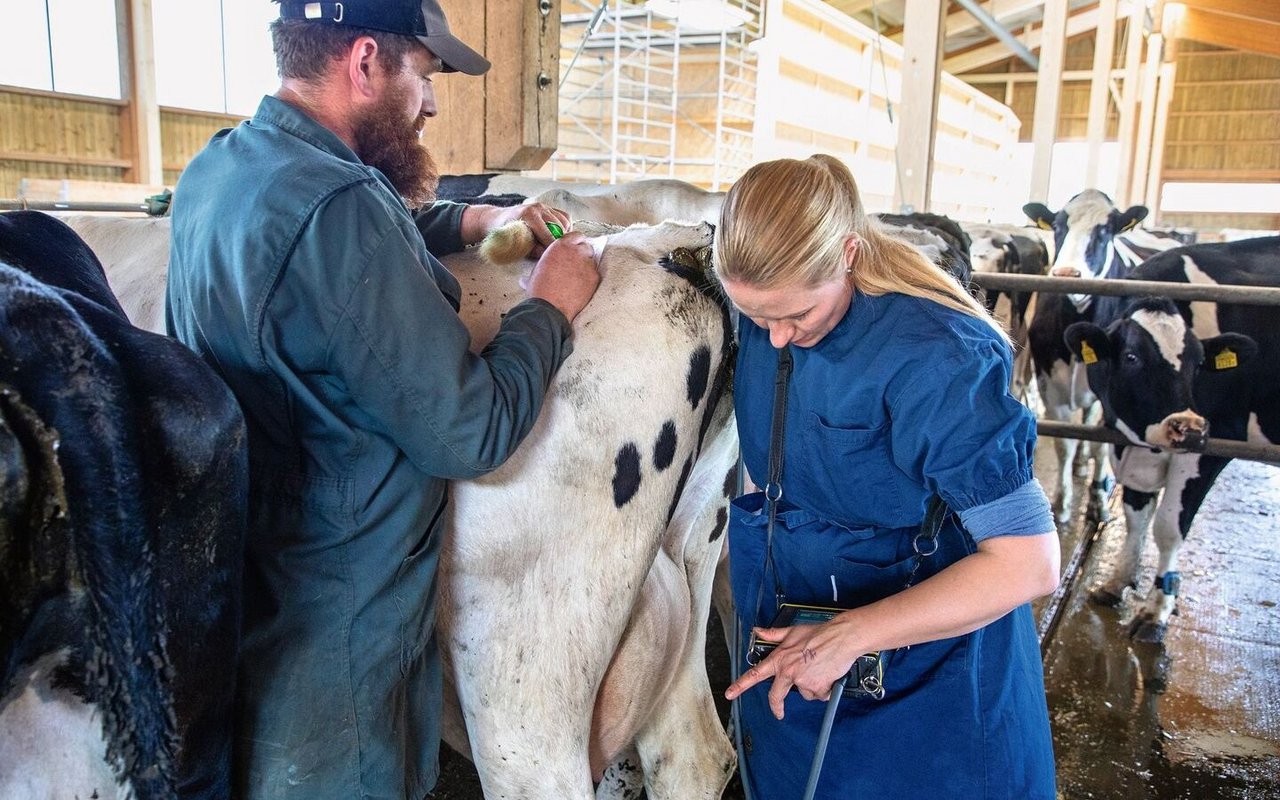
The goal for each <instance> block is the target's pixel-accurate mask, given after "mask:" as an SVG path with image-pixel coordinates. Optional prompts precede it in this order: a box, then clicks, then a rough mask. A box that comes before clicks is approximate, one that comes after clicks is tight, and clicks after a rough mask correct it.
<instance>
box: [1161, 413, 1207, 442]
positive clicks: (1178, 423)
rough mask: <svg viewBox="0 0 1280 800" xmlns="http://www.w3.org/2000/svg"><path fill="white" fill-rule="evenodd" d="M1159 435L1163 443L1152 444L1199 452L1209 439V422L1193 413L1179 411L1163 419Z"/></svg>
mask: <svg viewBox="0 0 1280 800" xmlns="http://www.w3.org/2000/svg"><path fill="white" fill-rule="evenodd" d="M1160 433H1161V436H1162V438H1164V440H1165V441H1164V442H1153V444H1163V445H1165V446H1166V447H1172V448H1174V449H1177V450H1190V451H1193V452H1199V451H1201V450H1203V449H1204V443H1205V440H1207V439H1208V438H1209V421H1208V420H1207V419H1205V418H1204V417H1202V416H1200V415H1199V414H1197V413H1195V412H1194V411H1179V412H1178V413H1177V414H1170V415H1169V416H1167V417H1165V419H1164V421H1163V422H1161V423H1160Z"/></svg>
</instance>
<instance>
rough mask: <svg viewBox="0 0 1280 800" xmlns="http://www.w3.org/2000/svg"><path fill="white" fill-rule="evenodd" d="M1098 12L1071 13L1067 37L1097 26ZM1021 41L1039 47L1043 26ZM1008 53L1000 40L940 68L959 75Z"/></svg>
mask: <svg viewBox="0 0 1280 800" xmlns="http://www.w3.org/2000/svg"><path fill="white" fill-rule="evenodd" d="M1122 5H1123V6H1124V8H1125V9H1128V8H1129V7H1130V5H1132V4H1131V3H1130V2H1129V0H1124V2H1123V3H1122ZM1098 20H1099V14H1098V8H1097V6H1094V7H1092V8H1089V9H1087V10H1085V11H1081V12H1079V13H1076V14H1073V15H1072V16H1070V17H1069V18H1068V19H1067V38H1071V37H1072V36H1079V35H1080V34H1082V33H1086V32H1088V31H1091V30H1093V29H1094V28H1096V27H1097V26H1098ZM1018 38H1020V39H1021V40H1022V43H1023V44H1025V45H1026V46H1027V49H1028V50H1030V51H1031V52H1033V53H1034V52H1035V51H1037V50H1039V49H1040V43H1041V41H1042V40H1043V38H1044V28H1043V27H1039V28H1034V29H1032V30H1030V31H1028V32H1027V33H1026V35H1025V36H1019V37H1018ZM1009 55H1010V53H1009V48H1007V47H1005V46H1004V45H1003V44H1001V43H1000V42H996V43H995V44H986V45H980V46H978V47H975V48H971V49H968V50H962V51H960V52H959V53H956V54H954V55H951V56H948V57H947V59H946V60H945V61H943V62H942V68H943V69H945V70H946V71H947V72H950V73H951V74H952V75H960V73H963V72H968V71H969V70H974V69H977V68H978V67H983V66H986V65H987V64H994V63H996V62H997V61H1003V60H1005V59H1006V58H1008V57H1009Z"/></svg>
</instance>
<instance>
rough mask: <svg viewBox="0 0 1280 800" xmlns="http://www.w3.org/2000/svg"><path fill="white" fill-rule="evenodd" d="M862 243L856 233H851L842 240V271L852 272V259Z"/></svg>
mask: <svg viewBox="0 0 1280 800" xmlns="http://www.w3.org/2000/svg"><path fill="white" fill-rule="evenodd" d="M861 245H862V238H861V237H860V236H858V234H856V233H851V234H849V235H848V237H846V238H845V240H844V271H845V272H853V261H854V259H855V257H856V256H857V254H858V248H859V247H860V246H861Z"/></svg>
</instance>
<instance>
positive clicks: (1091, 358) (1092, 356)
mask: <svg viewBox="0 0 1280 800" xmlns="http://www.w3.org/2000/svg"><path fill="white" fill-rule="evenodd" d="M1080 359H1081V360H1082V361H1084V363H1086V364H1097V363H1098V354H1097V353H1095V352H1093V348H1092V347H1090V346H1089V343H1088V342H1081V343H1080Z"/></svg>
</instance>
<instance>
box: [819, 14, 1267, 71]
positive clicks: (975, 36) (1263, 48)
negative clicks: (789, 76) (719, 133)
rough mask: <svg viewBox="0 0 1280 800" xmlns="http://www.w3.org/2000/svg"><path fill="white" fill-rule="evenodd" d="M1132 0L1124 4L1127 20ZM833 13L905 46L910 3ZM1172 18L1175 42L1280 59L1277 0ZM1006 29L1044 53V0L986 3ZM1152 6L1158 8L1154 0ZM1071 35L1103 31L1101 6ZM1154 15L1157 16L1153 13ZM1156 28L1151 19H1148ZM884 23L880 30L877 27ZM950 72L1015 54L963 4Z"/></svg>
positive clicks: (950, 21) (950, 22)
mask: <svg viewBox="0 0 1280 800" xmlns="http://www.w3.org/2000/svg"><path fill="white" fill-rule="evenodd" d="M1128 2H1129V0H1122V2H1121V13H1122V14H1127V11H1126V8H1127V3H1128ZM827 3H828V4H829V5H831V6H832V7H833V8H835V9H837V10H839V11H842V12H844V13H845V14H848V15H849V16H851V17H853V18H854V19H856V20H858V21H859V22H861V23H863V24H864V25H866V26H868V27H870V28H872V29H878V30H879V31H880V32H881V33H883V34H884V35H886V36H888V37H890V38H892V39H895V40H897V41H901V40H902V21H903V16H904V14H905V7H906V0H827ZM1166 4H1167V5H1169V6H1181V8H1180V9H1179V8H1174V9H1173V12H1174V13H1172V14H1171V15H1170V17H1169V18H1170V19H1171V20H1175V21H1176V22H1175V24H1176V26H1177V28H1176V32H1175V33H1174V36H1176V37H1177V38H1182V39H1192V40H1195V41H1199V42H1204V43H1206V44H1214V45H1218V46H1220V47H1227V48H1230V49H1233V50H1244V51H1247V52H1254V53H1261V54H1263V55H1270V56H1276V57H1280V2H1277V0H1177V3H1176V4H1175V3H1174V2H1172V0H1170V1H1169V2H1167V3H1166ZM981 5H982V6H983V8H985V9H986V10H987V11H988V12H989V13H990V14H991V15H992V16H993V17H995V18H996V20H997V21H999V22H1000V24H1001V25H1002V26H1004V28H1005V29H1006V30H1008V31H1010V32H1011V33H1013V34H1014V35H1015V36H1017V37H1018V39H1019V40H1021V41H1022V42H1023V43H1024V44H1026V45H1027V47H1028V48H1029V49H1030V50H1032V51H1033V52H1034V51H1037V50H1039V47H1040V42H1039V30H1038V29H1039V26H1040V23H1041V21H1042V20H1043V19H1044V0H981ZM1148 5H1149V6H1151V7H1153V8H1154V6H1155V5H1156V3H1155V0H1150V2H1149V3H1148ZM1069 8H1070V12H1069V13H1070V17H1069V19H1068V23H1067V24H1068V27H1067V33H1068V35H1069V36H1075V35H1078V34H1081V33H1085V32H1088V31H1090V30H1093V29H1094V28H1096V27H1097V26H1098V17H1099V14H1098V6H1097V1H1096V0H1070V2H1069ZM1149 13H1154V11H1152V12H1149ZM1148 20H1149V21H1148V24H1150V17H1149V18H1148ZM877 23H878V25H877ZM943 51H944V53H945V54H946V58H945V62H944V68H945V69H947V70H948V71H950V72H953V73H964V72H970V71H974V70H978V71H981V70H982V68H983V67H985V66H988V65H990V64H994V63H996V62H999V61H1003V60H1005V59H1007V58H1009V56H1010V55H1011V52H1010V50H1009V49H1008V48H1007V47H1005V46H1004V45H1002V44H1001V43H1000V42H999V41H998V40H997V39H996V38H995V36H993V35H992V34H991V32H990V31H988V30H987V29H986V28H984V27H983V26H982V24H981V23H979V22H978V20H977V19H976V18H975V17H974V16H973V15H972V14H970V13H969V12H967V11H965V10H964V9H963V8H961V7H960V6H959V5H958V4H957V3H954V2H948V7H947V22H946V40H945V42H944V44H943Z"/></svg>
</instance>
